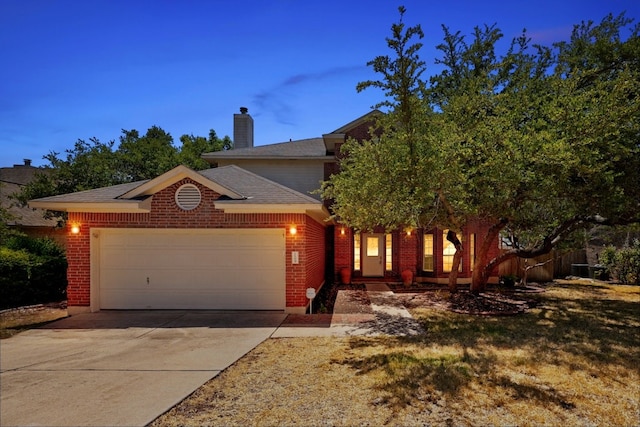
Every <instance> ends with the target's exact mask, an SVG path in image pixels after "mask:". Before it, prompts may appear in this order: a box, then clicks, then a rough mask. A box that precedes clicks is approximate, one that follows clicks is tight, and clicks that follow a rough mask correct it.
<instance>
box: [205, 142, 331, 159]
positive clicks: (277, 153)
mask: <svg viewBox="0 0 640 427" xmlns="http://www.w3.org/2000/svg"><path fill="white" fill-rule="evenodd" d="M326 155H327V149H326V147H325V145H324V140H323V139H322V138H309V139H301V140H298V141H290V142H280V143H277V144H269V145H260V146H257V147H249V148H239V149H237V150H227V151H214V152H211V153H205V154H203V155H202V158H203V159H229V158H256V159H257V158H260V159H265V158H285V159H300V158H317V157H325V156H326Z"/></svg>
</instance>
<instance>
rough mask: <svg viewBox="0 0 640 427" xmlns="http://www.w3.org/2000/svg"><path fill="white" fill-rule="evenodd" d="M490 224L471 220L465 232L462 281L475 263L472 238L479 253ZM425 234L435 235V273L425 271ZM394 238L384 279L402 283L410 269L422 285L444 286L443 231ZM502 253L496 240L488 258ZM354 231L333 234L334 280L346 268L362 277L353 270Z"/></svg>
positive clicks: (339, 229) (401, 233) (400, 232)
mask: <svg viewBox="0 0 640 427" xmlns="http://www.w3.org/2000/svg"><path fill="white" fill-rule="evenodd" d="M488 228H489V224H487V223H483V222H481V221H472V222H470V223H469V225H468V226H467V227H466V228H465V229H463V231H462V233H461V236H459V237H462V240H463V244H465V243H466V245H465V251H464V252H463V256H462V271H461V272H459V273H458V279H459V280H460V281H461V282H463V283H464V282H469V281H470V279H471V275H472V265H471V263H472V260H471V249H470V248H469V242H470V241H471V237H470V236H471V235H472V234H473V235H475V246H476V250H478V249H479V247H480V243H481V241H482V238H483V237H484V236H485V235H486V233H487V230H488ZM374 232H376V233H383V231H382V230H374ZM343 233H344V234H343ZM424 233H429V234H433V236H434V247H433V253H434V271H433V272H427V271H423V256H424V249H423V246H424V240H423V236H424ZM390 235H391V238H392V270H390V271H385V278H386V279H388V280H394V281H399V280H400V273H401V272H402V271H404V270H410V271H411V272H412V273H413V275H414V277H415V278H416V280H417V281H419V282H427V283H428V282H433V283H442V282H444V281H446V279H447V278H448V276H449V273H448V272H445V271H443V268H442V256H441V255H442V250H443V244H444V241H443V230H441V229H437V228H434V229H431V230H428V231H424V230H421V229H419V230H411V231H410V233H407V231H406V230H395V231H393V232H392V233H390ZM361 249H362V250H364V243H362V244H361ZM498 253H499V248H498V242H497V241H495V242H494V243H493V244H492V245H491V249H490V252H489V257H490V258H493V257H495V256H497V255H498ZM353 260H354V231H353V230H352V229H350V228H349V227H346V226H342V225H337V226H336V227H335V231H334V269H333V275H334V277H333V279H334V280H335V281H336V282H337V281H339V278H340V276H339V274H340V271H341V270H342V269H343V268H348V269H350V270H352V274H353V277H356V278H357V277H361V274H362V273H361V272H360V271H354V265H353ZM497 274H498V271H497V269H494V271H493V272H492V275H493V276H495V275H497Z"/></svg>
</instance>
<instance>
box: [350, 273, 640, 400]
mask: <svg viewBox="0 0 640 427" xmlns="http://www.w3.org/2000/svg"><path fill="white" fill-rule="evenodd" d="M534 298H536V299H537V300H538V305H537V307H536V308H534V309H531V310H529V311H527V312H526V313H524V314H520V315H516V316H509V317H495V316H494V317H491V316H470V315H464V314H457V313H451V312H447V311H443V310H434V309H430V308H421V309H416V310H414V311H413V315H414V317H416V319H417V320H418V322H420V323H421V325H422V327H423V328H424V330H425V331H426V332H425V333H424V334H422V335H418V336H407V337H388V336H382V337H375V338H362V337H354V338H353V339H351V341H350V347H351V350H352V351H351V352H350V353H351V357H350V358H347V359H346V360H344V361H343V362H342V363H346V364H348V365H351V366H352V367H353V368H354V369H356V370H357V371H358V373H361V374H364V373H378V374H380V375H381V378H384V380H382V384H381V386H380V388H381V389H382V390H383V391H385V392H386V393H387V395H388V396H389V398H388V399H389V403H391V404H393V405H394V406H407V405H411V402H412V401H413V400H414V399H415V398H416V396H417V394H421V395H422V396H423V397H422V398H423V399H424V396H425V395H426V396H427V399H428V398H429V397H428V396H429V395H443V394H444V395H449V396H455V395H458V394H459V393H460V392H461V390H462V389H463V388H464V387H466V386H469V385H470V383H471V382H474V381H488V382H490V383H492V384H493V386H494V387H501V388H505V389H508V390H511V392H510V394H511V395H512V396H514V397H515V398H526V399H529V400H535V401H540V402H544V404H547V403H553V404H555V405H558V406H559V407H561V408H563V409H571V408H572V407H573V406H574V403H572V402H570V401H569V399H568V398H567V397H565V396H563V395H562V393H561V392H559V391H557V390H555V389H554V388H553V387H549V386H548V385H547V384H545V383H544V382H540V381H539V380H537V379H533V380H532V382H531V381H529V382H527V381H525V382H518V381H514V380H513V379H511V378H510V377H509V376H508V375H505V374H504V372H502V369H503V367H504V366H505V363H506V364H507V366H518V365H521V366H523V367H524V369H525V371H526V370H527V368H528V367H529V368H531V369H535V367H536V366H540V365H542V364H548V365H552V366H557V367H559V368H560V367H564V368H567V370H568V371H569V372H575V371H585V372H586V373H587V374H589V375H592V376H596V375H599V373H600V372H604V375H607V372H610V371H611V369H609V368H608V366H615V367H623V368H624V369H626V370H630V371H636V372H638V371H639V370H640V336H639V334H638V333H637V331H638V327H639V326H640V315H639V304H638V294H635V296H634V295H631V294H630V295H627V296H626V297H625V298H623V299H613V298H612V294H611V292H610V290H609V289H608V288H606V287H603V288H602V289H599V288H597V287H584V286H579V285H578V286H572V285H562V286H553V287H551V288H550V290H549V291H548V292H546V293H542V294H537V295H536V296H535V297H534ZM434 398H435V397H434Z"/></svg>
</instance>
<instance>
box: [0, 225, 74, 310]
mask: <svg viewBox="0 0 640 427" xmlns="http://www.w3.org/2000/svg"><path fill="white" fill-rule="evenodd" d="M66 288H67V260H66V257H65V254H64V249H62V248H61V247H60V246H58V245H57V244H56V243H55V242H54V241H53V240H51V239H34V238H30V237H26V236H13V237H10V238H9V239H8V240H7V241H6V242H5V245H4V246H0V309H5V308H10V307H18V306H22V305H31V304H37V303H44V302H51V301H61V300H63V299H65V298H66Z"/></svg>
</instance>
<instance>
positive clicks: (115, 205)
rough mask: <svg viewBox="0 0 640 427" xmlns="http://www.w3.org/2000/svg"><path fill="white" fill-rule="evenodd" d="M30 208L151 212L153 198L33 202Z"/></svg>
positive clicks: (30, 203) (67, 210) (65, 210)
mask: <svg viewBox="0 0 640 427" xmlns="http://www.w3.org/2000/svg"><path fill="white" fill-rule="evenodd" d="M29 207H31V208H38V209H48V210H51V211H58V212H94V213H95V212H104V213H109V212H123V213H148V212H151V197H147V198H146V199H145V200H115V201H113V202H50V201H37V200H32V201H30V202H29Z"/></svg>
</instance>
